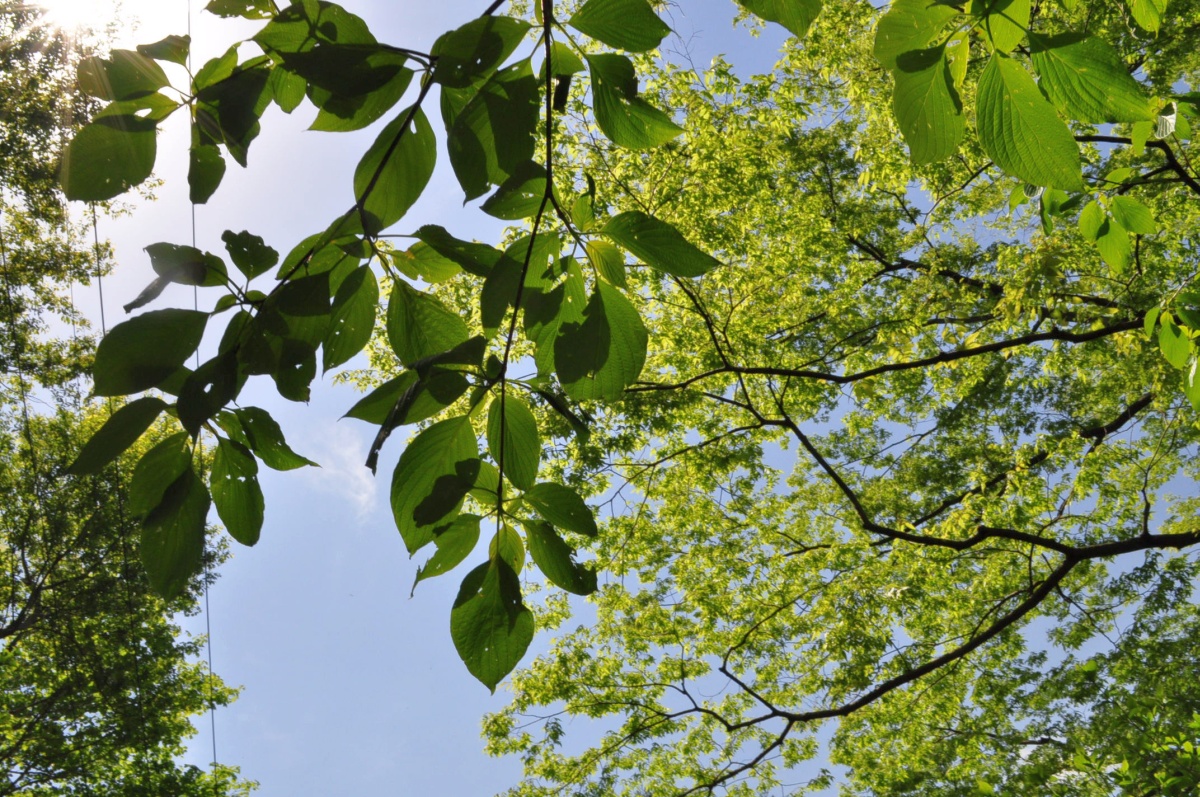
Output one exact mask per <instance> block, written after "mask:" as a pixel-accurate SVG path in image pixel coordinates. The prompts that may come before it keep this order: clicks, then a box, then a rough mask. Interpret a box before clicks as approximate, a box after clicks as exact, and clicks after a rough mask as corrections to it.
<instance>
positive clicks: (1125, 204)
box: [1109, 196, 1158, 235]
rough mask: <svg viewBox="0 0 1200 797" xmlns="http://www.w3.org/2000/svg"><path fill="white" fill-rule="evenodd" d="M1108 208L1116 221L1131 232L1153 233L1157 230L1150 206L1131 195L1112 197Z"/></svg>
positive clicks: (1138, 233)
mask: <svg viewBox="0 0 1200 797" xmlns="http://www.w3.org/2000/svg"><path fill="white" fill-rule="evenodd" d="M1109 209H1110V210H1111V211H1112V215H1113V218H1115V219H1116V220H1117V223H1118V224H1120V225H1121V226H1122V227H1124V228H1125V229H1126V230H1128V231H1129V232H1131V233H1135V234H1137V235H1154V233H1156V232H1158V224H1156V223H1155V221H1154V214H1152V213H1151V212H1150V208H1148V207H1146V206H1145V205H1143V204H1142V203H1141V202H1138V201H1137V200H1136V199H1134V198H1133V197H1131V196H1117V197H1113V200H1112V202H1111V203H1110V205H1109Z"/></svg>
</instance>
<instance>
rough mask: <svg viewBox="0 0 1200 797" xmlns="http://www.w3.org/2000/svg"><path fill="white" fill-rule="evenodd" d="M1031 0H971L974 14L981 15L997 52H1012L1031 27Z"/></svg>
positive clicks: (985, 30)
mask: <svg viewBox="0 0 1200 797" xmlns="http://www.w3.org/2000/svg"><path fill="white" fill-rule="evenodd" d="M1030 10H1031V2H1030V0H971V14H972V16H976V17H980V19H981V21H982V25H983V30H984V32H985V33H987V35H988V38H989V39H990V40H991V42H992V46H993V47H994V48H995V49H996V51H997V52H1001V53H1007V52H1011V51H1012V49H1013V48H1014V47H1016V46H1017V45H1018V44H1020V43H1021V39H1023V38H1025V31H1026V30H1028V28H1029V14H1030Z"/></svg>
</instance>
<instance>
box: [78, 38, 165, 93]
mask: <svg viewBox="0 0 1200 797" xmlns="http://www.w3.org/2000/svg"><path fill="white" fill-rule="evenodd" d="M78 78H79V88H80V90H82V91H83V92H84V93H86V94H90V95H91V96H93V97H96V98H98V99H101V100H110V101H111V100H118V101H119V100H132V99H137V98H138V97H144V96H146V95H147V94H153V93H155V92H156V91H158V90H159V89H161V88H163V87H164V86H167V85H169V83H170V81H169V80H167V74H166V73H165V72H163V70H162V67H161V66H159V65H158V64H156V63H155V62H154V60H153V59H152V58H150V57H148V56H146V55H143V54H142V53H139V52H134V51H133V50H113V51H112V53H111V54H110V56H109V57H108V58H107V59H105V58H97V57H95V56H93V57H91V58H85V59H83V60H82V61H80V62H79V69H78Z"/></svg>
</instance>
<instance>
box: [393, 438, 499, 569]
mask: <svg viewBox="0 0 1200 797" xmlns="http://www.w3.org/2000/svg"><path fill="white" fill-rule="evenodd" d="M478 473H479V449H478V448H477V447H476V444H475V434H474V432H473V431H472V430H471V421H470V419H469V418H468V417H466V416H465V415H464V416H459V417H457V418H448V419H446V420H444V421H439V422H438V423H435V424H433V425H432V426H430V427H429V428H427V429H424V430H422V431H421V433H420V434H418V435H417V436H416V437H415V438H414V439H413V441H412V442H411V443H409V444H408V447H407V448H405V449H404V453H403V454H401V455H400V461H399V463H397V465H396V469H395V471H393V473H392V491H391V503H392V515H393V517H394V518H395V520H396V528H397V529H398V530H399V531H400V536H401V538H402V539H403V540H404V546H405V547H406V548H407V549H408V552H409V553H410V554H412V553H416V552H417V551H419V550H420V549H421V548H423V547H425V546H426V545H428V544H429V543H431V542H433V538H434V536H435V535H436V533H437V532H436V528H437V527H438V526H439V525H443V524H444V523H448V522H451V521H452V520H453V518H452V517H449V516H450V515H452V514H453V513H454V512H456V511H457V510H458V508H459V506H461V505H462V500H463V498H464V497H466V494H467V492H468V491H469V490H470V489H471V488H472V487H473V486H474V484H475V477H476V476H477V475H478Z"/></svg>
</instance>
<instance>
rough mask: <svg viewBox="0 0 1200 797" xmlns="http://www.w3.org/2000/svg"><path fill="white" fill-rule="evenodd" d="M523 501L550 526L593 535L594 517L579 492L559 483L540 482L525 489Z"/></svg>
mask: <svg viewBox="0 0 1200 797" xmlns="http://www.w3.org/2000/svg"><path fill="white" fill-rule="evenodd" d="M522 498H523V499H524V501H525V503H527V504H529V505H530V506H532V507H533V509H534V511H535V512H537V513H538V515H539V516H540V517H541V518H542V520H544V521H546V522H547V523H549V524H550V525H552V526H557V527H558V528H560V529H566V530H567V531H573V532H575V533H576V534H584V535H587V536H588V537H595V536H596V534H597V528H596V518H595V516H594V515H593V514H592V510H591V508H590V507H589V506H588V505H587V504H585V503H584V502H583V499H582V498H580V497H579V493H577V492H575V491H574V490H572V489H571V488H570V487H566V486H564V485H561V484H555V483H554V482H542V483H541V484H536V485H534V486H533V487H531V488H530V489H529V490H526V491H525V494H524V495H523V496H522Z"/></svg>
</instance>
